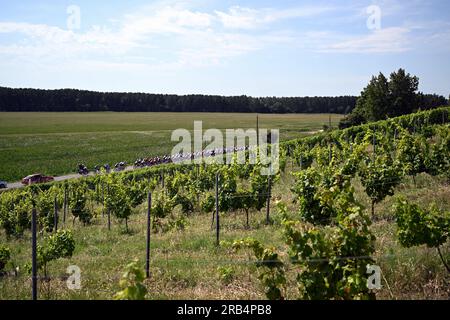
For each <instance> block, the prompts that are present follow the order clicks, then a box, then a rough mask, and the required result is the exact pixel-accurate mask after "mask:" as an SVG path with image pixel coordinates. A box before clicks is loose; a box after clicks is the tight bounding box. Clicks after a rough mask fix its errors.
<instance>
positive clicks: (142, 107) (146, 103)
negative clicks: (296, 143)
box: [0, 87, 356, 113]
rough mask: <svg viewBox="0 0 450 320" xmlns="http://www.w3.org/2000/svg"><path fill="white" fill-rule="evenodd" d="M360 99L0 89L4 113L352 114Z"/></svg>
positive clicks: (347, 97) (1, 108)
mask: <svg viewBox="0 0 450 320" xmlns="http://www.w3.org/2000/svg"><path fill="white" fill-rule="evenodd" d="M355 103H356V97H352V96H342V97H301V98H300V97H286V98H277V97H264V98H253V97H248V96H233V97H224V96H207V95H185V96H177V95H164V94H146V93H113V92H93V91H82V90H75V89H64V90H39V89H12V88H4V87H0V111H82V112H83V111H116V112H125V111H127V112H137V111H142V112H167V111H172V112H257V113H348V112H350V111H351V110H352V109H353V108H354V107H355Z"/></svg>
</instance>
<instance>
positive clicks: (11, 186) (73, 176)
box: [0, 166, 142, 191]
mask: <svg viewBox="0 0 450 320" xmlns="http://www.w3.org/2000/svg"><path fill="white" fill-rule="evenodd" d="M139 169H142V168H139ZM132 170H135V169H134V167H133V166H128V167H126V168H125V170H123V171H132ZM136 170H137V169H136ZM86 176H95V173H94V172H89V174H87V175H86ZM82 177H84V176H82V175H80V174H78V173H71V174H67V175H63V176H58V177H54V178H55V181H65V180H71V179H80V178H82ZM23 187H25V185H23V184H22V182H21V181H18V182H12V183H8V188H6V189H2V190H0V191H6V190H12V189H19V188H23Z"/></svg>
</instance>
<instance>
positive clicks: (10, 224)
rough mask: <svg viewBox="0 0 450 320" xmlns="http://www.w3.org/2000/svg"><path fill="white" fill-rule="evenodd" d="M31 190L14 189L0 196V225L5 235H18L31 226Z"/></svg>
mask: <svg viewBox="0 0 450 320" xmlns="http://www.w3.org/2000/svg"><path fill="white" fill-rule="evenodd" d="M32 207H33V205H32V202H31V192H30V191H29V190H14V191H10V192H4V193H2V194H1V197H0V226H1V227H2V228H3V229H4V230H5V232H6V235H7V236H16V237H19V236H21V235H22V234H23V232H24V231H25V230H26V229H28V228H30V226H31V210H32Z"/></svg>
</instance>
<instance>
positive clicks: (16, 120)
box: [0, 112, 342, 182]
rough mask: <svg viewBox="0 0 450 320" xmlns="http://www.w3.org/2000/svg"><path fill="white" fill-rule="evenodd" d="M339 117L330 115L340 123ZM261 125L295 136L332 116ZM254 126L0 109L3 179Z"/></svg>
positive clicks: (249, 118) (239, 120) (124, 157)
mask: <svg viewBox="0 0 450 320" xmlns="http://www.w3.org/2000/svg"><path fill="white" fill-rule="evenodd" d="M341 117H342V116H341V115H331V121H332V125H333V126H336V125H337V123H338V122H339V120H340V119H341ZM259 119H260V128H267V129H279V130H280V134H281V140H287V139H292V138H297V137H300V136H303V135H307V134H310V133H312V132H315V131H318V130H321V129H322V128H323V125H324V124H327V125H328V122H329V115H328V114H288V115H260V116H259ZM199 120H202V121H203V129H208V128H218V129H222V130H223V129H232V128H233V129H234V128H243V129H245V128H255V127H256V115H254V114H232V113H112V112H98V113H15V112H12V113H0V157H1V159H2V164H1V166H0V180H6V181H10V182H12V181H17V180H19V179H21V178H22V177H24V176H25V175H27V174H30V173H33V172H42V173H44V174H50V175H61V174H65V173H70V172H74V171H75V169H76V166H77V164H78V163H80V162H81V163H84V164H86V165H87V166H88V167H90V168H92V167H94V166H95V165H100V164H104V163H110V164H113V163H116V162H119V161H127V162H129V163H131V162H134V160H136V159H137V158H141V157H150V156H156V155H163V154H167V153H170V151H171V149H172V148H173V146H174V145H175V144H176V143H177V142H171V141H170V137H171V133H172V131H173V130H174V129H178V128H184V129H187V130H190V131H192V130H193V126H194V121H199Z"/></svg>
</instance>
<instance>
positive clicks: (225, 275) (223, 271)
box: [217, 266, 234, 284]
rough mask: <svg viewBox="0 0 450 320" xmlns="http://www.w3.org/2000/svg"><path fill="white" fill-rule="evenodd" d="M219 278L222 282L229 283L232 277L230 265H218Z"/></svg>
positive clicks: (232, 272)
mask: <svg viewBox="0 0 450 320" xmlns="http://www.w3.org/2000/svg"><path fill="white" fill-rule="evenodd" d="M217 273H218V275H219V279H220V281H221V282H222V283H224V284H230V283H231V282H232V281H233V278H234V269H233V268H232V267H225V266H220V267H217Z"/></svg>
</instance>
